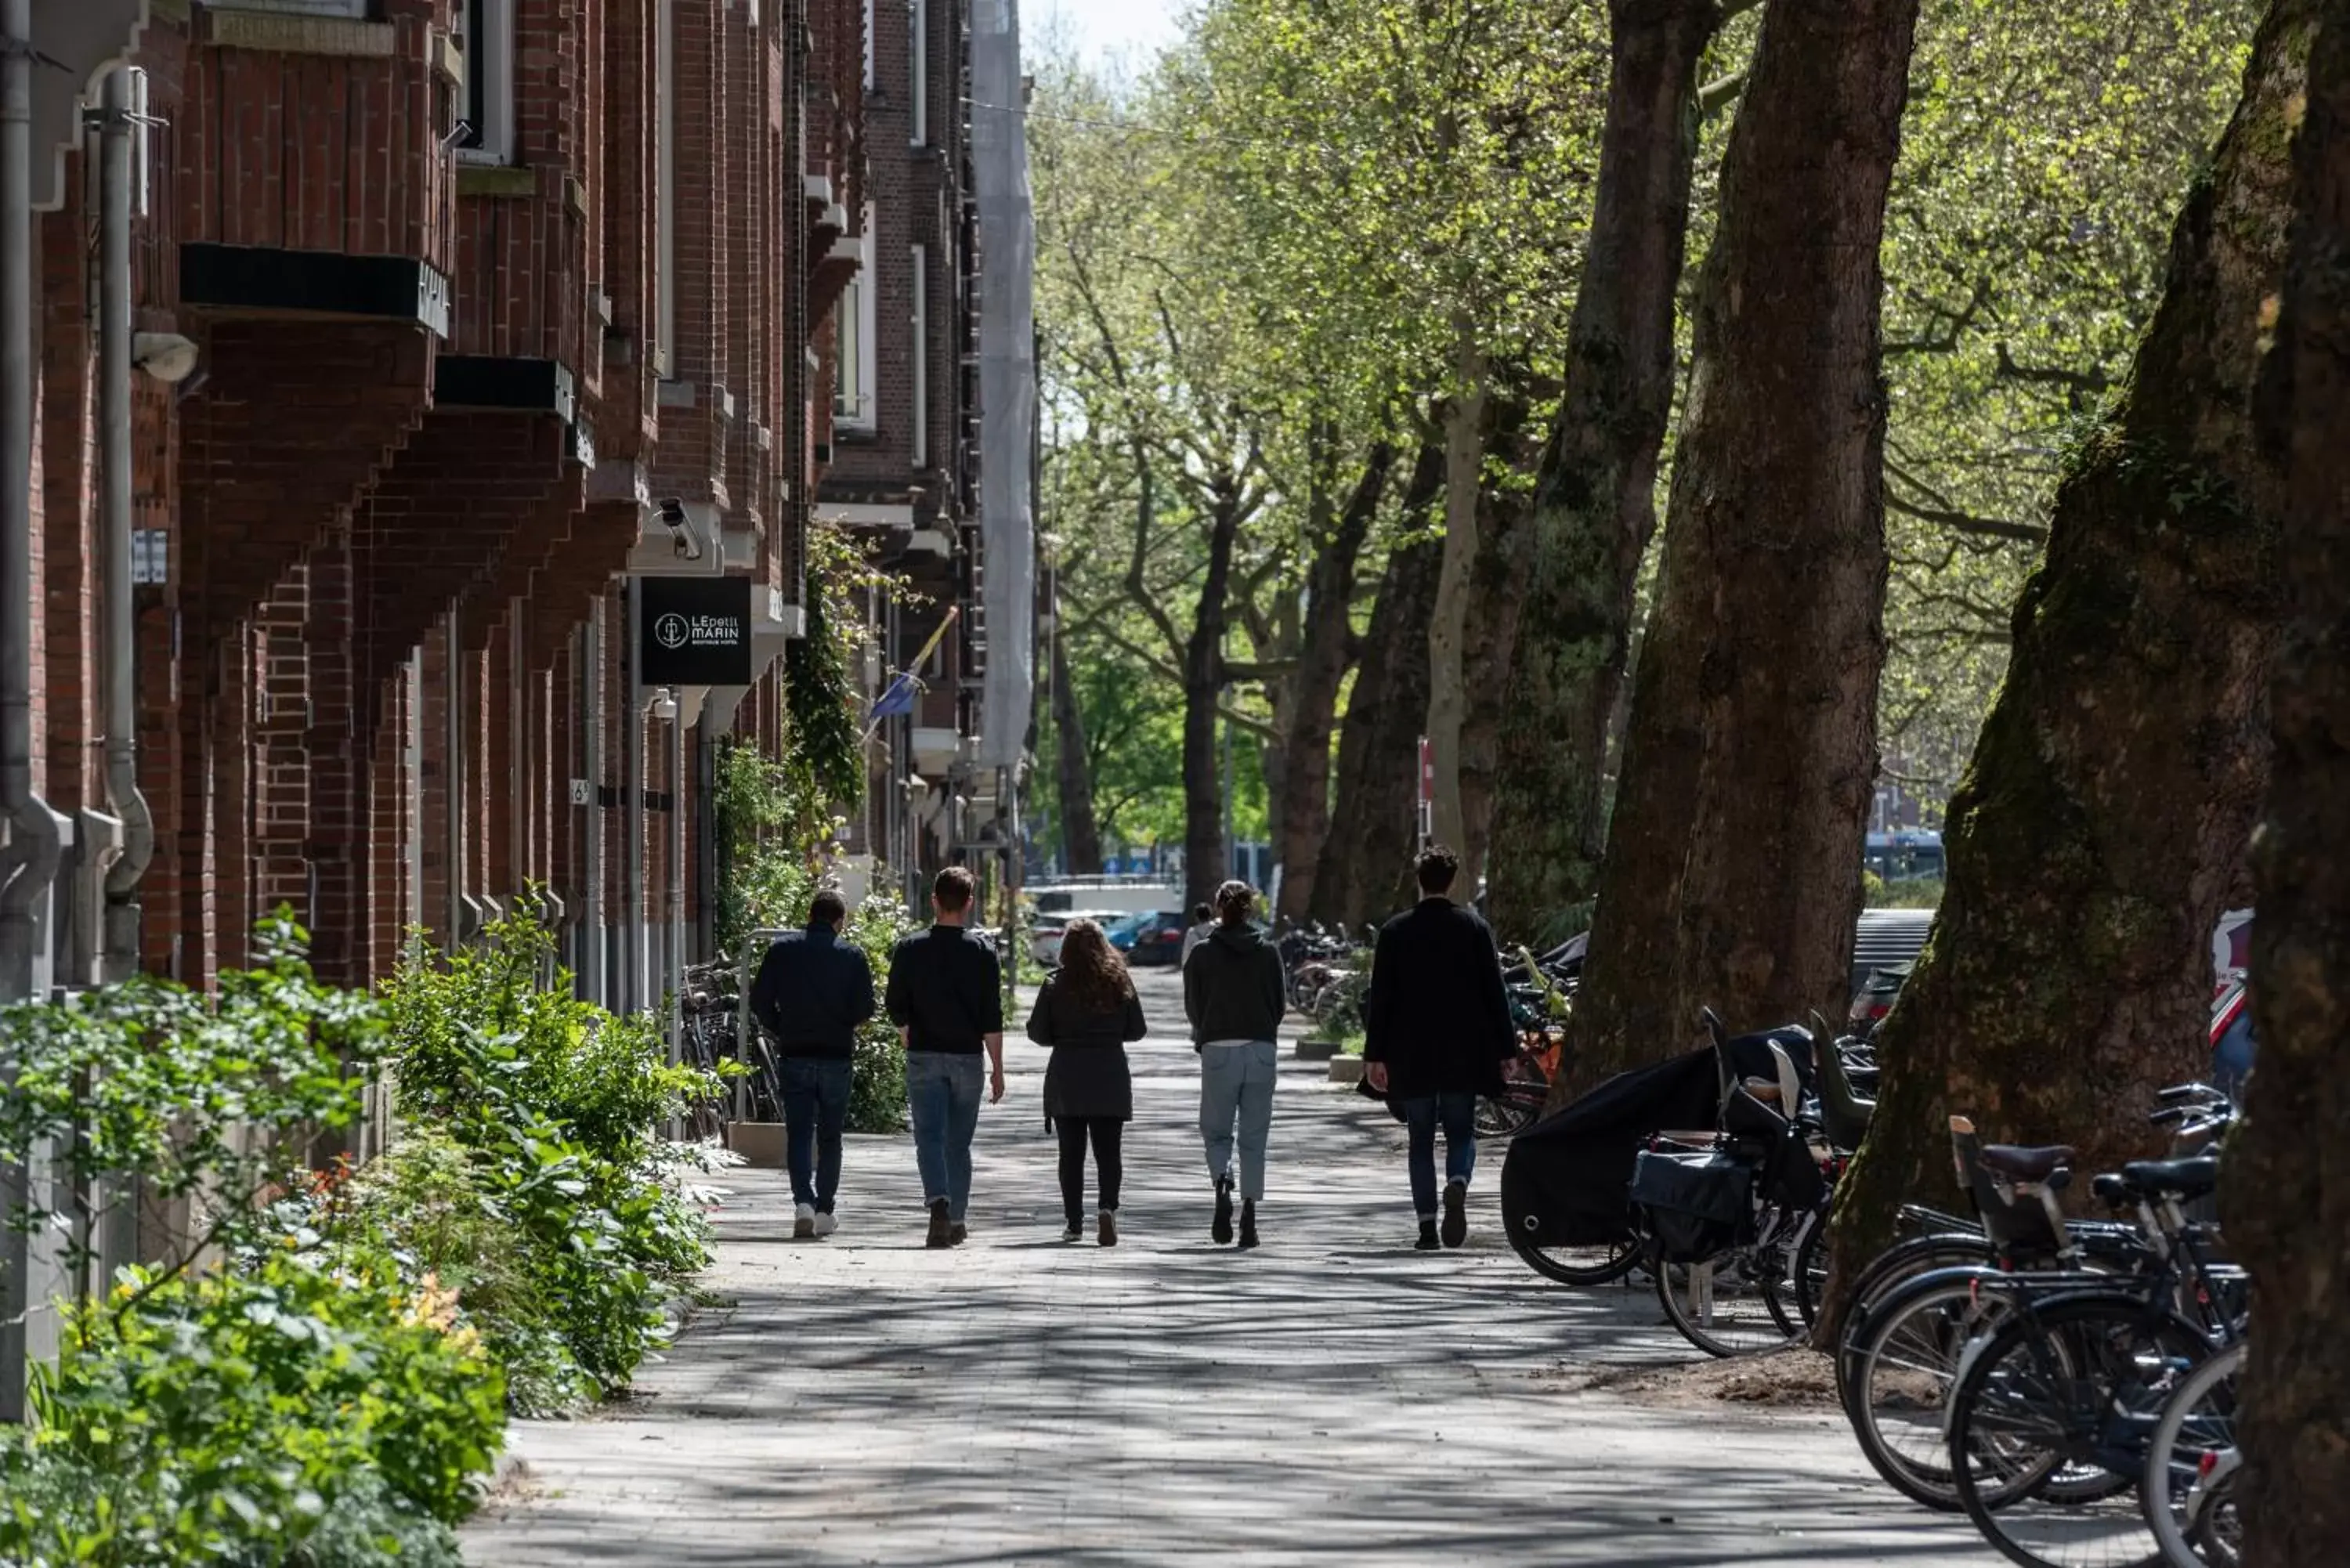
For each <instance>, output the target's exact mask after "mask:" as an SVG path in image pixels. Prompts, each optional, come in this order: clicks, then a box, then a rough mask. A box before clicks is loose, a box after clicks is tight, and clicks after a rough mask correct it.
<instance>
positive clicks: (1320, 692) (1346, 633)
mask: <svg viewBox="0 0 2350 1568" xmlns="http://www.w3.org/2000/svg"><path fill="white" fill-rule="evenodd" d="M1394 466H1395V449H1394V448H1392V447H1390V446H1389V445H1388V443H1387V442H1385V441H1380V442H1378V443H1377V444H1375V445H1374V446H1373V447H1372V448H1371V451H1370V455H1369V456H1368V457H1367V459H1366V460H1365V461H1364V463H1363V472H1362V477H1361V478H1360V479H1358V480H1357V481H1356V483H1355V488H1354V492H1353V493H1351V494H1350V495H1348V496H1347V504H1346V506H1345V507H1344V508H1343V509H1342V510H1341V511H1340V512H1339V514H1338V516H1337V520H1336V526H1335V527H1334V528H1333V529H1332V530H1331V533H1330V535H1329V537H1328V539H1326V541H1324V542H1323V544H1322V548H1321V551H1320V553H1319V554H1317V555H1316V556H1315V559H1314V567H1313V572H1312V575H1311V576H1310V577H1309V578H1308V587H1307V590H1306V597H1307V601H1308V602H1307V606H1306V614H1305V641H1304V646H1303V647H1302V648H1301V649H1299V650H1298V656H1297V670H1296V672H1295V674H1294V675H1292V676H1291V677H1290V710H1289V722H1288V724H1287V725H1286V726H1285V727H1284V735H1283V743H1282V745H1281V746H1280V748H1279V751H1280V753H1281V763H1280V768H1279V784H1278V787H1277V788H1275V787H1274V769H1273V768H1272V767H1271V766H1268V767H1267V769H1266V777H1265V783H1266V786H1267V788H1268V789H1269V790H1273V792H1274V800H1275V801H1276V803H1277V805H1278V809H1277V810H1275V811H1274V813H1273V815H1274V822H1275V823H1276V825H1277V833H1276V836H1275V837H1274V858H1275V859H1276V860H1278V861H1279V862H1280V864H1281V867H1282V873H1281V908H1280V912H1281V913H1282V914H1284V915H1289V916H1292V917H1295V916H1300V915H1303V914H1304V913H1305V911H1306V910H1307V909H1310V908H1312V907H1313V901H1314V883H1315V875H1316V873H1317V871H1318V870H1319V868H1320V867H1319V865H1318V862H1319V861H1320V859H1321V857H1322V844H1323V840H1324V839H1325V838H1326V837H1327V836H1328V835H1329V831H1330V732H1331V731H1332V730H1334V729H1335V728H1336V726H1337V716H1338V688H1339V686H1340V685H1341V684H1343V683H1344V682H1345V680H1346V679H1347V666H1348V665H1350V664H1351V663H1353V662H1354V658H1355V643H1356V638H1355V628H1354V617H1353V614H1352V606H1353V601H1354V593H1355V571H1356V567H1357V565H1358V563H1360V561H1361V560H1362V556H1363V543H1364V541H1365V540H1367V539H1368V538H1369V537H1370V532H1371V520H1372V519H1373V518H1374V517H1375V516H1377V515H1378V509H1379V497H1380V495H1381V494H1382V493H1385V491H1386V489H1387V479H1388V470H1389V469H1390V468H1392V467H1394ZM1268 762H1270V758H1268Z"/></svg>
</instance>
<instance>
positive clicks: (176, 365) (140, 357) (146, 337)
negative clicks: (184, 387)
mask: <svg viewBox="0 0 2350 1568" xmlns="http://www.w3.org/2000/svg"><path fill="white" fill-rule="evenodd" d="M130 362H131V363H132V364H133V365H136V366H137V367H139V369H141V370H144V371H146V372H147V373H148V374H149V375H151V376H152V377H154V378H155V379H157V380H159V381H161V382H162V383H163V384H164V385H165V386H167V387H168V386H174V385H177V384H178V383H179V382H182V381H184V380H186V379H188V374H189V372H190V371H192V370H193V369H195V368H196V346H195V344H194V343H193V342H192V341H191V340H190V339H188V338H185V337H181V336H180V335H179V334H178V333H176V332H134V333H132V334H131V335H130Z"/></svg>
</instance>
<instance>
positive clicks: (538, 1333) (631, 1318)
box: [369, 909, 720, 1408]
mask: <svg viewBox="0 0 2350 1568" xmlns="http://www.w3.org/2000/svg"><path fill="white" fill-rule="evenodd" d="M383 997H384V1006H385V1012H386V1016H387V1019H388V1021H389V1024H390V1049H391V1052H392V1054H393V1057H394V1059H395V1061H396V1062H397V1064H398V1069H399V1074H398V1076H399V1084H400V1106H401V1109H402V1110H403V1112H405V1113H406V1114H408V1115H409V1116H411V1117H414V1118H416V1119H418V1120H419V1121H421V1122H428V1123H431V1124H433V1125H436V1126H438V1127H440V1128H441V1129H442V1132H443V1133H444V1134H445V1136H446V1137H447V1138H448V1139H449V1140H450V1142H451V1143H452V1144H453V1145H454V1146H455V1147H457V1148H459V1149H462V1150H463V1169H462V1171H460V1170H458V1169H456V1168H454V1166H453V1165H452V1163H451V1162H450V1161H449V1160H448V1159H447V1158H445V1157H442V1158H441V1162H440V1164H439V1166H438V1167H437V1168H434V1169H432V1170H426V1169H423V1168H419V1169H418V1170H417V1171H416V1172H415V1173H414V1175H415V1181H414V1182H411V1185H410V1187H409V1188H407V1189H403V1188H401V1187H400V1184H399V1179H398V1176H397V1174H396V1173H395V1174H394V1175H392V1176H389V1177H387V1179H386V1180H387V1182H388V1183H390V1185H389V1186H388V1187H387V1188H385V1189H383V1192H384V1195H385V1196H384V1201H385V1202H387V1203H388V1204H390V1205H391V1206H392V1208H393V1210H394V1211H393V1212H391V1213H390V1214H389V1215H387V1216H386V1217H385V1218H383V1219H382V1220H380V1224H381V1226H382V1227H383V1228H385V1229H386V1230H387V1231H388V1232H389V1234H390V1236H391V1237H393V1238H398V1237H399V1236H400V1222H399V1217H398V1214H397V1212H396V1210H397V1205H398V1203H399V1201H400V1200H401V1199H403V1198H404V1197H416V1198H421V1199H432V1202H428V1203H427V1204H426V1209H425V1213H424V1215H423V1216H421V1217H422V1218H424V1219H426V1220H429V1221H430V1222H431V1223H432V1224H449V1225H455V1224H458V1223H460V1219H461V1217H460V1216H459V1215H458V1214H457V1213H456V1212H455V1210H457V1209H466V1212H464V1213H463V1215H462V1224H463V1225H464V1226H470V1225H472V1223H473V1212H474V1211H478V1213H479V1214H480V1215H481V1216H482V1217H484V1218H485V1219H486V1220H488V1221H489V1222H490V1223H492V1224H493V1225H494V1226H496V1227H497V1228H498V1229H500V1230H501V1231H503V1232H504V1234H505V1236H506V1237H507V1238H509V1239H508V1241H507V1242H506V1245H507V1246H508V1248H509V1249H511V1250H512V1251H513V1252H514V1257H513V1259H512V1260H511V1270H512V1272H511V1274H510V1275H507V1276H504V1277H502V1278H501V1279H500V1280H499V1281H497V1282H494V1283H495V1286H496V1289H497V1290H498V1292H499V1293H500V1294H501V1295H502V1297H503V1300H502V1302H501V1303H499V1304H497V1305H494V1306H492V1307H491V1308H490V1315H491V1318H492V1321H493V1323H494V1329H493V1330H492V1332H493V1333H494V1334H498V1335H499V1336H500V1337H499V1338H498V1341H497V1343H498V1345H499V1347H500V1348H501V1349H502V1350H513V1351H518V1352H525V1353H526V1355H527V1360H526V1362H525V1365H524V1373H525V1376H524V1377H523V1380H522V1382H521V1383H520V1385H519V1389H520V1395H521V1397H522V1398H523V1399H524V1400H525V1401H526V1402H527V1403H526V1405H525V1407H529V1408H545V1407H550V1406H551V1407H557V1408H559V1407H564V1406H566V1405H567V1404H570V1403H572V1402H574V1400H573V1398H572V1397H571V1396H572V1395H573V1394H574V1393H575V1392H576V1390H577V1383H576V1382H575V1381H574V1380H573V1379H572V1378H571V1377H570V1376H568V1375H567V1373H566V1371H565V1368H564V1366H563V1358H562V1357H561V1356H558V1355H555V1354H554V1353H553V1347H552V1346H551V1345H548V1344H547V1343H546V1337H545V1336H546V1334H548V1333H549V1332H551V1333H553V1334H556V1335H558V1336H559V1338H560V1340H561V1343H562V1346H563V1351H564V1353H565V1354H566V1355H567V1356H568V1358H569V1361H570V1364H571V1366H573V1367H575V1368H576V1369H577V1373H578V1375H579V1376H582V1377H584V1378H586V1379H587V1380H588V1381H589V1382H591V1383H592V1384H593V1386H595V1387H596V1388H597V1389H598V1390H600V1391H602V1392H606V1393H609V1392H615V1391H617V1390H619V1389H620V1388H622V1387H625V1386H627V1384H628V1382H629V1377H630V1376H632V1375H633V1374H634V1372H635V1370H636V1368H637V1366H638V1364H639V1362H640V1361H641V1360H642V1359H643V1358H644V1355H646V1353H647V1352H648V1351H649V1350H650V1349H652V1348H653V1347H654V1346H656V1345H660V1344H661V1343H663V1342H665V1340H666V1339H667V1337H668V1335H669V1334H670V1332H671V1328H672V1326H673V1324H671V1320H670V1317H669V1314H668V1312H667V1303H668V1301H669V1299H670V1297H671V1294H672V1293H673V1287H674V1285H675V1282H677V1281H679V1280H680V1279H681V1278H682V1277H683V1276H684V1275H687V1274H690V1273H692V1272H696V1271H698V1270H700V1269H701V1268H702V1267H703V1266H705V1265H706V1264H707V1262H708V1260H709V1250H708V1231H707V1228H706V1226H705V1225H704V1224H703V1223H702V1219H701V1216H700V1215H699V1214H698V1213H697V1212H695V1211H694V1210H693V1208H692V1206H691V1204H689V1203H688V1202H687V1201H686V1200H685V1199H683V1198H682V1196H681V1194H680V1193H679V1192H677V1191H676V1190H675V1189H674V1188H673V1187H671V1185H670V1184H668V1183H667V1182H666V1181H665V1180H664V1179H663V1169H664V1160H665V1158H667V1157H666V1156H664V1154H663V1152H662V1149H661V1147H660V1143H659V1140H658V1139H657V1138H656V1137H655V1131H654V1129H655V1127H656V1124H657V1123H659V1122H660V1120H661V1119H662V1118H664V1117H666V1116H671V1115H672V1114H674V1113H675V1112H676V1111H677V1110H679V1109H680V1108H681V1106H684V1105H685V1104H686V1103H687V1102H689V1101H691V1100H693V1099H696V1098H700V1097H708V1096H715V1095H717V1094H718V1093H719V1092H720V1085H719V1083H718V1081H717V1079H715V1078H714V1077H712V1076H711V1075H708V1074H705V1073H702V1072H700V1071H697V1070H695V1069H692V1068H688V1067H680V1066H672V1065H671V1064H670V1062H669V1060H668V1054H667V1052H666V1049H665V1048H664V1046H663V1044H662V1042H661V1039H660V1035H659V1034H658V1033H656V1031H655V1030H654V1028H653V1027H652V1025H651V1023H650V1021H648V1020H644V1019H624V1018H618V1017H615V1016H613V1015H612V1014H610V1013H608V1012H605V1011H604V1010H603V1009H601V1008H599V1007H597V1006H595V1005H594V1004H593V1003H590V1002H581V1001H579V1000H578V999H577V997H575V996H574V995H573V994H572V992H571V977H570V976H569V975H568V974H567V973H565V972H564V971H561V970H560V969H559V968H557V967H556V965H555V962H554V936H553V933H552V932H551V931H550V930H548V929H547V928H546V926H545V925H544V924H543V923H542V922H541V921H540V920H539V919H537V916H536V910H531V909H525V910H524V911H521V912H519V913H517V914H515V915H514V916H512V917H509V918H507V919H504V920H502V921H499V922H497V923H496V924H494V925H493V926H491V927H490V928H489V930H488V931H487V932H486V933H485V940H484V941H483V942H482V943H481V944H480V945H479V946H478V947H474V948H469V949H466V950H463V951H461V952H459V953H456V954H454V955H452V956H451V957H449V958H448V959H446V960H445V961H443V960H441V959H438V958H437V957H435V956H434V955H431V954H427V953H425V952H423V951H421V950H419V951H416V952H414V953H412V954H411V956H410V958H409V959H408V961H406V962H404V963H403V964H402V965H401V967H400V971H399V973H398V974H397V975H396V976H395V977H394V978H393V979H392V980H391V981H390V982H389V983H388V984H387V985H386V986H385V988H384V992H383ZM421 1158H423V1157H421V1156H420V1159H421ZM428 1178H429V1180H428ZM436 1205H437V1206H436ZM467 1206H471V1207H470V1208H467ZM369 1223H378V1222H377V1221H369ZM428 1234H429V1232H428ZM451 1240H452V1244H462V1243H460V1242H456V1241H454V1239H453V1238H452V1239H451ZM419 1244H421V1242H420V1243H419ZM484 1283H485V1284H486V1283H488V1282H484ZM461 1288H462V1287H461ZM542 1401H545V1402H546V1403H545V1404H542V1403H541V1402H542Z"/></svg>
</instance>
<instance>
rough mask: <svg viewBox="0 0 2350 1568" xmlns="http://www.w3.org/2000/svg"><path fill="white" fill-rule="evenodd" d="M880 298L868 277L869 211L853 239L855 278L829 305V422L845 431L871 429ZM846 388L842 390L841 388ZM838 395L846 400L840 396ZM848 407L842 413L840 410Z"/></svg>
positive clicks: (870, 246) (874, 421)
mask: <svg viewBox="0 0 2350 1568" xmlns="http://www.w3.org/2000/svg"><path fill="white" fill-rule="evenodd" d="M879 292H880V288H879V279H878V278H876V277H875V276H874V275H873V209H872V208H870V207H868V208H866V209H865V232H864V233H863V234H859V235H858V236H857V275H856V276H855V277H854V278H851V279H850V280H849V282H848V286H847V287H846V288H844V289H842V290H841V291H840V298H839V299H838V300H837V301H835V302H834V304H833V307H832V313H833V315H832V319H833V355H834V358H835V360H836V364H835V366H834V371H833V389H832V422H833V424H834V425H835V426H836V427H837V428H838V429H840V430H847V431H869V430H872V429H874V428H875V427H876V425H877V423H878V421H877V419H876V417H875V416H876V413H877V410H876V408H875V401H874V389H875V386H876V382H877V378H876V376H875V371H876V369H878V367H877V366H876V364H875V360H876V359H877V358H879V353H878V350H879V348H880V342H879V334H878V332H877V330H876V327H877V325H878V324H877V321H876V318H875V312H874V304H875V300H874V296H875V295H877V294H879ZM844 381H846V383H847V385H846V387H845V388H844V386H843V382H844ZM844 391H845V392H846V394H847V395H846V396H844V395H843V393H844ZM844 403H846V404H848V405H849V407H848V409H847V411H845V412H844V411H843V409H842V405H843V404H844Z"/></svg>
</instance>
